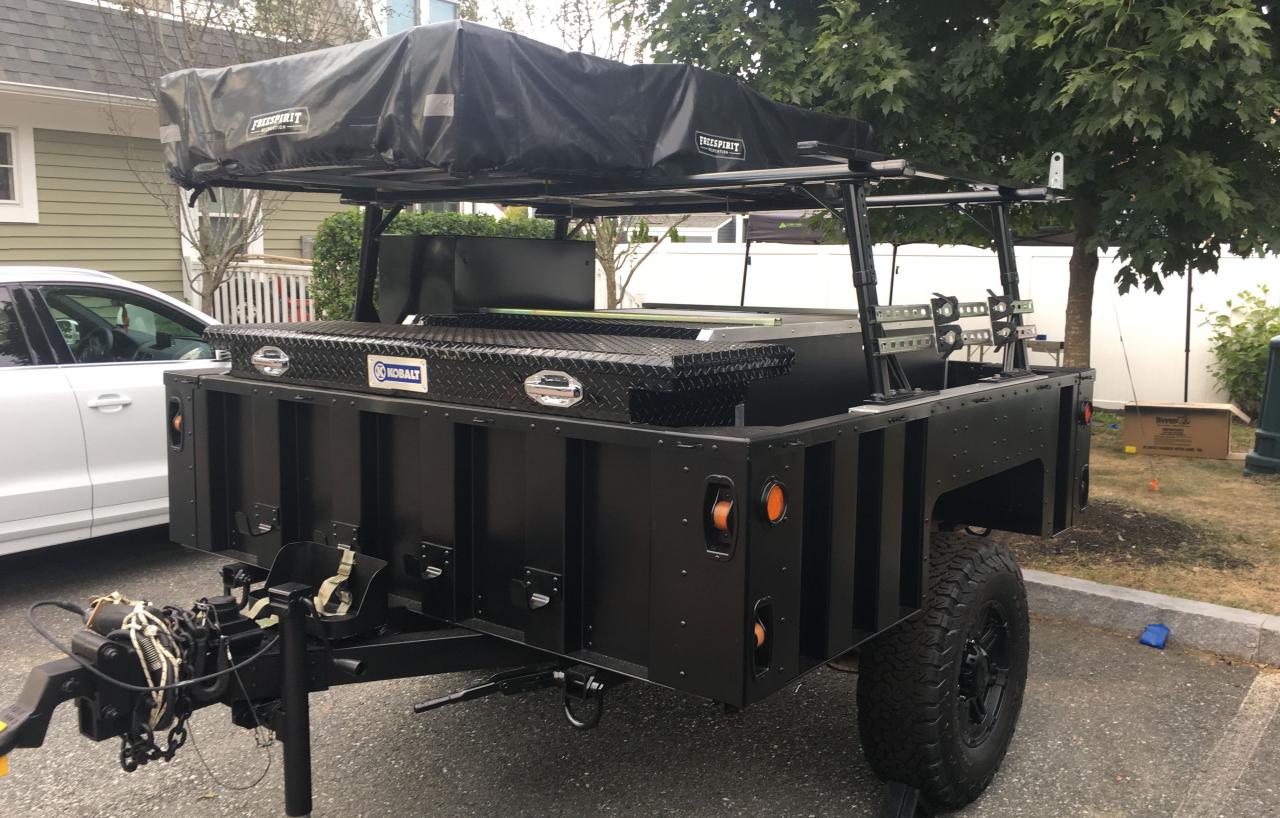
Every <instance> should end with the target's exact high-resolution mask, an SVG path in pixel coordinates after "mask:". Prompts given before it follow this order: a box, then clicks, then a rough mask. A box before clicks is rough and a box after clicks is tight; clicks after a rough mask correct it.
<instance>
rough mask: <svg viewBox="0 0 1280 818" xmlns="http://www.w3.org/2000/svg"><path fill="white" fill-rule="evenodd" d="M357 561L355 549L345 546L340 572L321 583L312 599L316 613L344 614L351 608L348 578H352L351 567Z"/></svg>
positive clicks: (323, 614) (339, 564) (322, 614)
mask: <svg viewBox="0 0 1280 818" xmlns="http://www.w3.org/2000/svg"><path fill="white" fill-rule="evenodd" d="M355 561H356V552H355V550H354V549H352V548H347V547H345V546H343V547H342V561H341V562H339V563H338V573H336V574H334V575H333V576H331V577H329V578H328V579H326V580H325V581H324V582H322V583H321V584H320V592H319V593H318V594H316V596H315V599H314V600H312V602H314V603H315V606H316V613H318V614H320V616H342V615H343V614H345V613H346V612H347V611H349V610H350V609H351V589H350V588H348V587H347V580H348V579H350V578H351V568H352V566H354V565H355Z"/></svg>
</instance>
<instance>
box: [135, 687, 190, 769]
mask: <svg viewBox="0 0 1280 818" xmlns="http://www.w3.org/2000/svg"><path fill="white" fill-rule="evenodd" d="M173 715H174V722H173V726H172V727H170V728H169V734H168V736H166V738H165V746H164V748H163V749H162V748H161V747H160V745H159V744H157V743H156V734H155V731H154V730H152V729H151V727H150V725H148V724H147V723H146V721H145V720H142V719H139V720H138V721H139V723H140V726H135V728H134V729H133V730H129V731H127V732H126V733H125V734H124V735H123V736H121V744H120V768H121V769H123V770H124V771H125V772H127V773H131V772H133V771H134V770H136V769H138V768H139V767H141V766H142V765H144V764H146V763H147V762H148V761H165V762H168V761H172V760H173V757H174V756H175V755H176V754H177V752H178V750H179V749H181V748H182V745H184V744H186V743H187V737H188V733H187V720H188V719H190V718H191V699H190V697H189V696H186V695H179V696H178V697H177V700H176V701H175V702H174V714H173Z"/></svg>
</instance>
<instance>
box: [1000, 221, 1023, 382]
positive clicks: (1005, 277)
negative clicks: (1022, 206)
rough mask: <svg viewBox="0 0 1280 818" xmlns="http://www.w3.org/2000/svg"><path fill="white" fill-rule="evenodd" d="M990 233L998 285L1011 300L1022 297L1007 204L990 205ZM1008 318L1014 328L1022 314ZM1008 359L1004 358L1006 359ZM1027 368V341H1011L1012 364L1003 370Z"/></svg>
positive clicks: (1020, 321)
mask: <svg viewBox="0 0 1280 818" xmlns="http://www.w3.org/2000/svg"><path fill="white" fill-rule="evenodd" d="M991 222H992V224H991V226H992V228H993V229H992V231H991V232H992V234H993V237H994V238H995V243H996V259H997V261H999V263H1000V286H1001V288H1002V289H1003V291H1004V294H1005V295H1007V296H1008V297H1009V298H1011V299H1013V300H1015V301H1016V300H1018V299H1020V298H1022V295H1021V293H1020V292H1019V288H1018V260H1017V258H1015V257H1014V251H1013V230H1012V229H1011V228H1010V227H1009V205H1008V204H1007V203H1001V204H997V205H992V206H991ZM1009 320H1010V321H1012V322H1013V326H1014V327H1015V328H1017V327H1021V326H1022V316H1021V315H1018V314H1014V315H1010V316H1009ZM1007 360H1008V359H1006V361H1007ZM1026 368H1027V343H1026V341H1025V340H1023V339H1022V338H1018V339H1015V340H1014V342H1013V360H1012V366H1009V365H1008V364H1006V366H1005V371H1006V372H1007V371H1022V370H1025V369H1026Z"/></svg>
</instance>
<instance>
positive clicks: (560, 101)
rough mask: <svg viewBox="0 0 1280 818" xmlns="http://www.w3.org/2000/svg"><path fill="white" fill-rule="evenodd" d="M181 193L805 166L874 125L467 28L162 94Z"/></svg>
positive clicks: (423, 30) (443, 28)
mask: <svg viewBox="0 0 1280 818" xmlns="http://www.w3.org/2000/svg"><path fill="white" fill-rule="evenodd" d="M159 102H160V124H161V130H160V135H161V141H162V143H163V145H164V152H165V159H166V162H167V163H168V166H169V170H170V174H171V175H172V177H173V178H174V179H175V180H176V181H177V182H179V183H180V184H182V185H184V186H186V187H188V188H192V187H198V186H201V185H222V186H246V187H272V186H277V185H278V186H280V187H282V188H284V189H289V188H290V187H291V186H295V185H298V184H299V183H301V184H302V186H303V187H304V188H305V187H306V186H307V182H308V181H309V180H313V179H314V180H317V182H316V185H315V187H316V189H346V188H351V189H361V188H368V189H373V190H379V189H382V190H402V191H403V190H405V189H411V187H412V185H414V184H416V183H417V182H419V181H422V182H429V181H430V180H432V179H439V178H441V177H445V178H447V179H453V180H457V179H459V178H463V179H465V178H470V177H476V176H489V177H511V178H518V179H526V180H528V179H555V180H583V181H588V182H589V181H590V180H593V179H596V180H599V179H611V180H617V179H636V180H637V181H648V182H654V183H661V182H663V181H669V180H678V179H681V178H684V177H687V176H689V175H692V174H698V173H707V172H714V171H740V170H755V169H763V168H777V167H791V166H796V165H803V164H807V163H808V162H809V161H811V160H806V159H805V158H804V157H802V156H800V155H798V153H797V151H796V143H797V142H799V141H802V140H817V141H820V142H826V143H829V144H834V145H841V146H846V147H850V148H857V149H861V150H868V149H872V148H873V145H872V139H873V133H872V129H871V127H870V126H869V125H867V124H866V123H864V122H860V121H858V120H854V119H848V118H843V117H836V116H831V115H828V114H819V113H814V112H812V111H806V110H804V109H801V108H797V107H795V106H792V105H784V104H781V103H777V102H773V101H771V100H769V99H766V98H765V97H764V96H762V95H761V94H759V93H757V92H756V91H753V90H752V89H751V88H749V87H747V85H746V84H744V83H743V82H741V81H739V80H737V79H734V78H732V77H728V76H724V75H721V74H715V73H712V72H709V71H704V70H701V69H697V68H691V67H688V66H680V65H625V64H623V63H619V62H614V61H612V60H606V59H601V58H599V57H593V56H588V55H585V54H580V53H569V52H565V51H562V50H560V49H558V48H554V47H551V46H548V45H545V44H543V43H540V42H537V41H535V40H531V39H529V38H527V37H522V36H520V35H517V34H512V33H509V32H505V31H500V30H498V29H494V28H489V27H487V26H482V25H477V24H474V23H467V22H451V23H439V24H435V25H428V26H419V27H417V28H413V29H410V30H408V31H405V32H403V33H400V34H396V35H393V36H390V37H384V38H381V39H377V40H367V41H364V42H359V43H353V44H350V45H343V46H338V47H336V48H327V49H322V50H319V51H312V52H308V53H304V54H297V55H294V56H289V57H281V58H277V59H270V60H263V61H260V62H254V63H246V64H243V65H233V66H230V67H227V68H217V69H187V70H183V71H178V72H175V73H172V74H169V75H167V76H165V77H163V78H162V79H161V80H160V83H159Z"/></svg>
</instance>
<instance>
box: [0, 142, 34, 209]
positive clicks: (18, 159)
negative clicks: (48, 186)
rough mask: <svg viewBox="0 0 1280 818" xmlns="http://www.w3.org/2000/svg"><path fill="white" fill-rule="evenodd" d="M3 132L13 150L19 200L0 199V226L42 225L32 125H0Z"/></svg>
mask: <svg viewBox="0 0 1280 818" xmlns="http://www.w3.org/2000/svg"><path fill="white" fill-rule="evenodd" d="M0 133H4V134H8V135H9V139H10V142H11V145H10V147H11V148H12V150H13V187H14V191H13V192H14V194H15V196H16V197H17V198H16V199H13V200H11V201H10V200H0V224H39V222H40V205H39V201H38V198H37V196H36V145H35V137H34V134H33V133H32V131H31V126H29V125H9V124H6V123H4V122H0Z"/></svg>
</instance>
